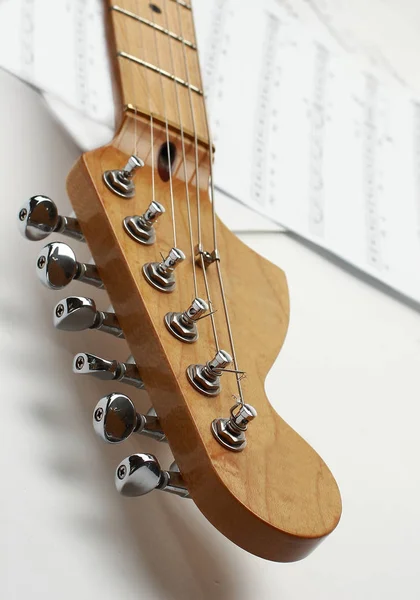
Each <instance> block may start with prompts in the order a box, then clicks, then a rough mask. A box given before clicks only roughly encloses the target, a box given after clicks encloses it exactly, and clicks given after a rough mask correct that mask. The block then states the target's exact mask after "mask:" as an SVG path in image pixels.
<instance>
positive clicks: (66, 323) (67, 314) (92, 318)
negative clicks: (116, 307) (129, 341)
mask: <svg viewBox="0 0 420 600" xmlns="http://www.w3.org/2000/svg"><path fill="white" fill-rule="evenodd" d="M53 319H54V327H56V328H57V329H61V330H62V331H83V330H85V329H95V330H97V331H103V332H104V333H110V334H111V335H114V336H115V337H118V338H123V337H124V333H123V332H122V329H121V327H120V326H119V324H118V319H117V317H116V315H115V313H113V312H103V311H101V310H97V309H96V305H95V302H94V301H93V300H92V299H91V298H84V297H83V296H68V297H67V298H63V300H60V302H59V303H58V304H57V305H56V307H55V308H54V312H53Z"/></svg>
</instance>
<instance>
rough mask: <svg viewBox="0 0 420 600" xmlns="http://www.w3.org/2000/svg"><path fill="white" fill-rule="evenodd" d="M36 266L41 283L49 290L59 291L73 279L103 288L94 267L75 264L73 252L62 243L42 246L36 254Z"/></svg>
mask: <svg viewBox="0 0 420 600" xmlns="http://www.w3.org/2000/svg"><path fill="white" fill-rule="evenodd" d="M36 265H37V274H38V277H39V279H40V281H41V283H43V284H44V285H45V286H46V287H47V288H50V289H51V290H61V289H62V288H63V287H65V286H66V285H68V284H69V283H70V282H71V281H73V279H78V280H79V281H83V283H88V284H89V285H93V286H94V287H97V288H103V287H104V284H103V282H102V280H101V278H100V277H99V273H98V270H97V268H96V266H95V265H91V264H89V263H81V262H77V260H76V255H75V254H74V252H73V250H72V249H71V248H70V246H68V245H67V244H63V243H62V242H51V243H50V244H47V245H46V246H44V248H43V249H42V250H41V252H40V253H39V254H38V258H37V262H36Z"/></svg>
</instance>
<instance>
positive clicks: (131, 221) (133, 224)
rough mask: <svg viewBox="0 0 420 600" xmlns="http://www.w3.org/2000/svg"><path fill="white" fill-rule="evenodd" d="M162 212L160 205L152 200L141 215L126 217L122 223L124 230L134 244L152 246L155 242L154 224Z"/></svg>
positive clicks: (163, 209)
mask: <svg viewBox="0 0 420 600" xmlns="http://www.w3.org/2000/svg"><path fill="white" fill-rule="evenodd" d="M164 212H165V208H164V207H163V206H162V204H160V203H159V202H156V201H155V200H153V202H151V203H150V204H149V207H148V208H147V210H146V212H144V213H143V214H142V215H140V216H134V217H126V218H125V219H124V221H123V226H124V229H125V231H126V232H127V233H128V235H129V236H130V237H131V238H133V240H135V241H136V242H139V243H140V244H146V245H147V246H148V245H150V244H153V243H154V242H155V241H156V232H155V228H154V224H155V223H156V221H157V220H158V218H159V217H160V216H161V215H163V213H164Z"/></svg>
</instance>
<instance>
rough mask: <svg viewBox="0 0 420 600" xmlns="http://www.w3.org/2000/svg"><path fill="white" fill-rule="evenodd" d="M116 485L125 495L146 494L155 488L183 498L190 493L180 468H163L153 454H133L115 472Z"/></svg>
mask: <svg viewBox="0 0 420 600" xmlns="http://www.w3.org/2000/svg"><path fill="white" fill-rule="evenodd" d="M115 485H116V488H117V490H118V491H119V492H120V494H122V495H123V496H128V497H135V496H144V495H145V494H148V493H149V492H152V491H153V490H156V489H157V490H163V491H165V492H169V493H171V494H176V495H177V496H182V497H183V498H188V497H189V493H188V490H187V488H186V486H185V482H184V480H183V479H182V476H181V474H180V472H179V470H175V469H171V470H169V471H164V470H162V468H161V466H160V464H159V462H158V460H157V458H156V456H153V454H132V455H131V456H128V457H127V458H126V459H124V460H123V461H122V462H121V463H120V464H119V465H118V467H117V469H116V472H115Z"/></svg>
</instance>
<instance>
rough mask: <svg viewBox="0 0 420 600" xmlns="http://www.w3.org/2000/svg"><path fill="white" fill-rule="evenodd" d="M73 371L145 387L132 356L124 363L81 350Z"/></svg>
mask: <svg viewBox="0 0 420 600" xmlns="http://www.w3.org/2000/svg"><path fill="white" fill-rule="evenodd" d="M73 373H77V374H81V375H94V376H95V377H96V378H97V379H104V380H107V381H111V380H113V381H121V383H127V384H128V385H133V386H134V387H136V388H139V389H141V390H143V389H144V383H143V381H142V380H141V379H140V375H139V372H138V370H137V367H136V365H135V363H134V359H133V358H132V357H130V358H129V359H128V360H127V362H125V363H124V362H118V361H117V360H107V359H106V358H101V357H100V356H95V355H94V354H88V353H87V352H79V354H76V356H75V357H74V359H73Z"/></svg>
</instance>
